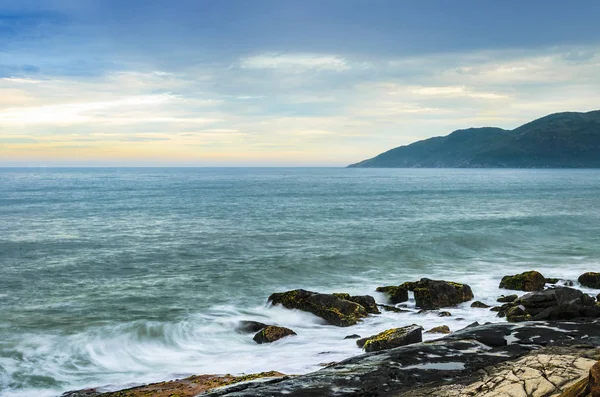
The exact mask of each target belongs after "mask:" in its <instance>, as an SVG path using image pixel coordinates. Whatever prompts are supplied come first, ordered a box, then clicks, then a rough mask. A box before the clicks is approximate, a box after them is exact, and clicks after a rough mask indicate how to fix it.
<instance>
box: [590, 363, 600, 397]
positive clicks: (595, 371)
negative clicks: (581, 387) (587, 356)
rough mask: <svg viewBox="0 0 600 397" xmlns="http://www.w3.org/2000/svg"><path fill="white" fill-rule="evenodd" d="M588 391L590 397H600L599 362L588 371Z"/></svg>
mask: <svg viewBox="0 0 600 397" xmlns="http://www.w3.org/2000/svg"><path fill="white" fill-rule="evenodd" d="M588 379H589V389H590V393H591V395H592V397H599V396H600V361H598V362H597V363H596V364H594V366H593V367H592V369H590V376H589V378H588Z"/></svg>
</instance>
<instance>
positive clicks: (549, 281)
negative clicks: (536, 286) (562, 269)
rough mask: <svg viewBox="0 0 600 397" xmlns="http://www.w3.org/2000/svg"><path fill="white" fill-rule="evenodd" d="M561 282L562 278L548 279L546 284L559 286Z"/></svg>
mask: <svg viewBox="0 0 600 397" xmlns="http://www.w3.org/2000/svg"><path fill="white" fill-rule="evenodd" d="M559 281H560V278H552V277H550V278H549V277H546V284H557V283H558V282H559Z"/></svg>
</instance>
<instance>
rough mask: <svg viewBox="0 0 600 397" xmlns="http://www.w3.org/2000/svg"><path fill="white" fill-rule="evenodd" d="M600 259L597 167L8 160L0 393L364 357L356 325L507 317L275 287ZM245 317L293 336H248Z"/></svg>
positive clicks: (324, 286) (350, 285)
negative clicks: (397, 308) (12, 163)
mask: <svg viewBox="0 0 600 397" xmlns="http://www.w3.org/2000/svg"><path fill="white" fill-rule="evenodd" d="M599 264H600V171H598V170H452V169H445V170H437V169H436V170H425V169H421V170H412V169H333V168H332V169H283V168H282V169H173V168H171V169H0V396H3V397H4V396H34V395H35V396H56V395H59V394H60V393H62V392H64V391H66V390H72V389H77V388H83V387H91V386H104V387H106V388H108V389H111V388H113V389H114V388H118V387H123V386H125V385H130V384H138V383H142V382H147V381H153V380H162V379H169V378H176V377H181V376H184V375H187V374H192V373H226V372H229V373H243V372H246V373H249V372H256V371H262V370H280V371H283V372H286V373H302V372H307V371H311V370H315V369H318V368H319V364H320V363H324V362H331V361H337V360H340V359H343V358H345V357H349V356H351V355H354V354H358V353H360V350H359V349H358V348H356V346H355V345H354V342H353V341H348V340H343V337H344V336H345V335H348V334H351V333H359V334H361V335H369V334H372V333H375V332H379V331H381V330H383V329H386V328H390V327H391V326H399V325H404V324H412V323H418V324H421V325H423V326H424V327H425V328H429V327H432V326H435V325H440V324H444V323H445V324H447V325H449V326H450V327H451V328H452V329H458V328H461V327H463V326H465V325H467V324H469V323H470V322H472V321H475V320H479V321H502V320H501V319H497V318H495V317H494V314H495V313H492V312H488V311H487V310H481V309H478V310H476V309H470V308H469V307H468V304H465V305H462V306H460V307H459V308H456V309H453V310H452V312H453V317H452V318H451V319H447V318H438V317H437V316H436V315H435V314H427V315H417V314H407V313H403V314H397V313H385V314H383V315H381V316H373V317H371V318H369V319H367V320H366V321H365V322H364V323H363V324H361V325H358V326H356V327H351V328H345V329H344V328H337V327H330V326H327V325H324V324H322V322H321V321H320V320H319V319H317V318H316V317H314V316H312V315H309V314H306V313H301V312H296V311H289V310H284V309H281V308H278V307H275V308H273V307H268V306H266V304H265V303H266V298H267V297H268V296H269V295H270V294H271V293H272V292H276V291H282V290H286V289H291V288H305V289H311V290H318V291H323V292H334V291H348V292H351V293H361V294H365V293H368V294H373V295H375V296H376V298H377V299H378V300H384V298H383V297H382V296H380V295H379V294H375V293H374V292H373V290H374V288H375V287H376V286H378V285H383V284H398V283H401V282H404V281H408V280H415V279H418V278H420V277H433V278H444V279H451V280H455V281H460V282H467V283H469V284H470V285H471V286H472V287H473V290H474V292H475V295H476V299H479V300H482V301H484V302H488V303H493V302H494V300H495V298H496V297H497V296H498V295H499V294H500V293H501V291H500V290H498V288H497V285H498V282H499V280H500V278H501V276H502V275H505V274H509V273H514V272H517V271H522V270H529V269H531V268H533V269H538V270H540V271H542V272H543V273H545V274H546V275H547V276H549V277H550V276H558V277H565V278H571V279H576V278H577V275H579V274H580V273H582V272H584V271H591V270H598V269H599V268H600V266H599ZM461 318H462V319H461ZM241 319H254V320H259V321H263V322H270V323H277V324H280V325H284V326H288V327H291V328H293V329H294V330H295V331H296V332H297V333H298V336H297V337H293V338H287V339H284V340H282V341H279V342H277V343H275V344H272V345H256V344H255V343H254V342H253V341H252V335H240V334H237V333H236V332H235V331H234V328H235V324H236V322H237V321H239V320H241Z"/></svg>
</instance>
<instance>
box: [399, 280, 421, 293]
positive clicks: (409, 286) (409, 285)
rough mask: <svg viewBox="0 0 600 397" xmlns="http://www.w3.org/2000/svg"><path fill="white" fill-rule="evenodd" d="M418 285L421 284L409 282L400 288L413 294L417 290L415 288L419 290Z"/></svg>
mask: <svg viewBox="0 0 600 397" xmlns="http://www.w3.org/2000/svg"><path fill="white" fill-rule="evenodd" d="M417 284H419V282H418V281H407V282H405V283H402V284H400V288H405V289H407V290H409V291H410V292H412V291H414V290H415V288H417Z"/></svg>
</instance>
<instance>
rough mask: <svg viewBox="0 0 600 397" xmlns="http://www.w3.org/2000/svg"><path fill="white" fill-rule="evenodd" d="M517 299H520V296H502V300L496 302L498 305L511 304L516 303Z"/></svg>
mask: <svg viewBox="0 0 600 397" xmlns="http://www.w3.org/2000/svg"><path fill="white" fill-rule="evenodd" d="M517 299H519V295H517V294H514V295H506V296H505V295H502V296H501V297H500V298H498V299H496V302H498V303H510V302H514V301H516V300H517Z"/></svg>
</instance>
